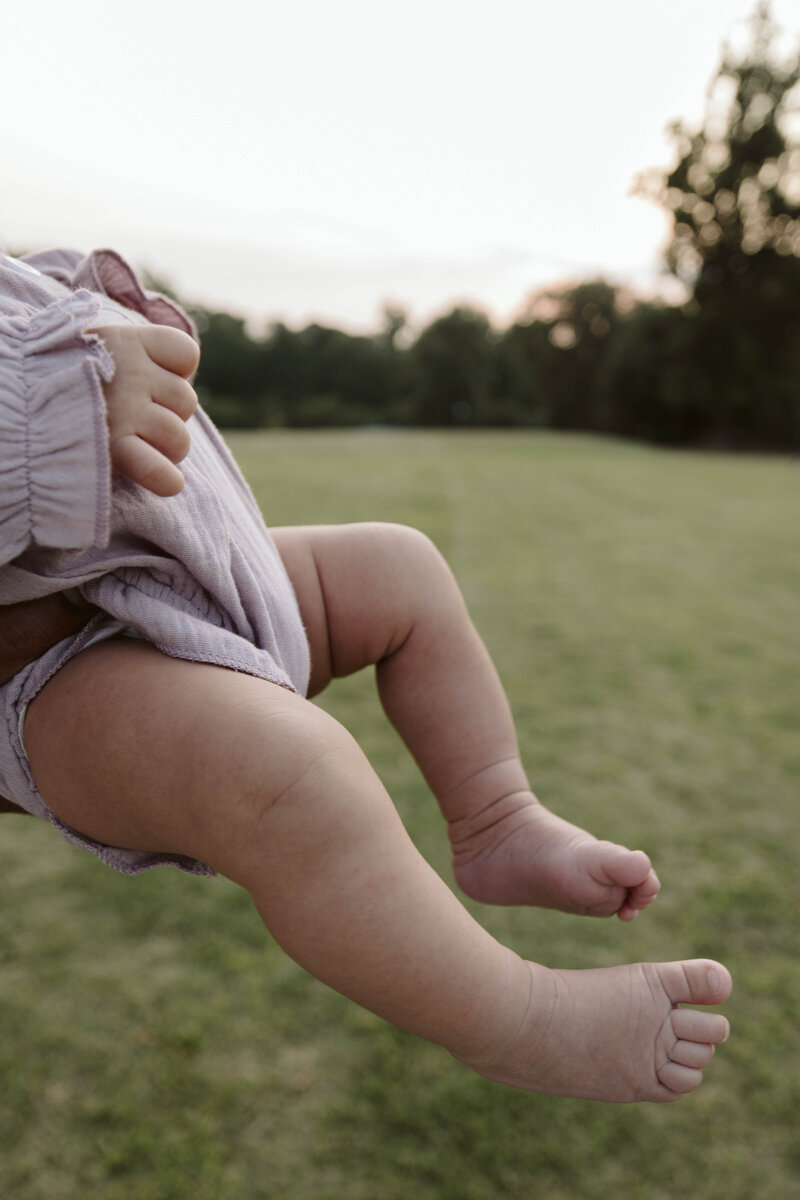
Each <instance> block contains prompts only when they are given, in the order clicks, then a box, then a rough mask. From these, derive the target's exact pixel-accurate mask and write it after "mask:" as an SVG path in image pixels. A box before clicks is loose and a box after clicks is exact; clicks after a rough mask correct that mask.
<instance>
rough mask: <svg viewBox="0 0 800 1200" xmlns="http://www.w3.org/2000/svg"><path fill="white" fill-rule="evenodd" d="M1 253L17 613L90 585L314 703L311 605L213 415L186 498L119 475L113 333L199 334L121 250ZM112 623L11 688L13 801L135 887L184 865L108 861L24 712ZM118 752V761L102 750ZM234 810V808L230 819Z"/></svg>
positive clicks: (2, 374)
mask: <svg viewBox="0 0 800 1200" xmlns="http://www.w3.org/2000/svg"><path fill="white" fill-rule="evenodd" d="M24 262H25V263H26V264H28V265H29V266H31V267H33V268H34V269H35V271H36V272H38V273H32V272H30V271H27V270H25V269H24V267H23V269H22V270H20V268H19V266H18V264H16V263H15V262H14V260H8V259H3V257H2V256H0V468H1V469H2V484H0V604H11V603H14V602H17V601H21V600H28V599H34V598H35V597H38V596H44V595H48V594H50V593H53V592H59V591H63V590H65V589H68V588H74V587H78V588H79V589H80V591H81V594H82V595H83V596H84V597H85V599H86V600H88V601H89V602H90V603H92V604H95V605H97V606H98V607H99V608H100V609H102V610H103V613H104V614H108V615H109V616H110V617H113V618H115V619H117V620H119V621H121V622H122V623H123V624H124V625H126V626H129V627H130V628H131V629H133V630H134V631H135V632H136V633H138V634H139V635H140V636H141V637H143V638H144V639H146V640H147V641H149V642H152V643H153V644H154V645H155V646H157V647H158V648H159V649H160V650H162V651H163V652H164V653H166V654H169V655H172V656H174V657H176V658H183V659H188V660H191V661H197V662H207V663H214V664H218V665H220V666H224V667H229V668H231V669H233V670H237V671H244V672H246V673H248V674H250V675H255V676H257V677H259V678H262V679H266V680H269V681H270V682H272V683H277V684H280V685H281V686H283V687H286V688H289V689H290V690H292V691H296V692H298V693H300V694H301V695H305V692H306V689H307V686H308V674H309V654H308V643H307V639H306V636H305V632H304V630H303V626H302V622H301V619H300V613H299V610H298V607H297V601H296V598H295V596H294V592H293V590H292V587H291V584H290V582H289V579H288V576H287V575H286V572H285V570H284V568H283V564H282V563H281V560H280V558H279V556H278V553H277V550H276V549H275V546H274V543H273V542H272V539H271V538H270V536H269V534H268V532H267V529H266V527H265V525H264V523H263V520H262V518H261V514H260V512H259V510H258V507H257V505H256V503H255V500H254V499H253V496H252V494H251V492H250V490H249V488H248V486H247V484H246V483H245V481H244V479H243V477H242V475H241V473H240V472H239V470H238V469H237V467H236V465H235V463H234V461H233V459H232V457H231V455H230V453H229V452H228V450H227V448H226V446H225V444H224V442H223V441H222V439H221V437H220V436H219V434H218V432H217V431H216V429H215V428H214V426H213V425H212V423H211V422H210V421H209V419H208V417H207V416H206V415H205V413H203V412H202V411H199V410H198V412H197V413H196V414H195V415H194V416H193V417H192V418H191V420H190V422H189V430H190V433H191V438H192V445H191V450H190V451H189V455H188V456H187V458H186V459H185V460H184V461H183V463H182V464H181V470H182V471H183V473H184V475H185V478H186V485H185V487H184V489H183V491H182V492H181V493H180V494H179V495H178V496H174V497H169V498H166V499H162V498H159V497H157V496H154V495H152V494H151V493H150V492H147V491H145V490H144V489H143V488H141V487H139V486H138V485H136V484H133V483H131V482H129V481H128V480H126V479H123V478H121V477H119V476H112V475H111V471H110V460H109V452H108V439H107V432H106V425H105V406H104V400H103V392H102V383H103V381H105V380H108V379H110V378H112V377H113V370H114V367H113V363H112V361H111V359H110V357H109V355H108V354H107V352H106V350H105V348H104V347H103V345H102V343H101V342H100V340H99V338H98V337H97V336H96V335H94V334H91V333H89V332H87V331H88V330H90V329H92V328H93V327H96V326H97V325H103V324H120V323H134V324H144V323H146V322H147V321H152V322H153V323H157V324H165V325H173V326H175V327H177V328H180V329H183V330H185V331H186V332H189V333H191V334H192V335H194V333H195V331H194V327H193V326H192V323H191V321H190V320H189V318H188V317H187V316H186V314H185V313H183V312H182V310H181V309H179V308H178V307H177V305H174V304H172V302H171V301H169V300H166V299H165V298H164V297H161V296H156V295H154V294H152V293H148V292H145V291H144V289H143V288H142V287H141V285H140V283H139V281H138V280H137V278H136V276H135V274H134V272H133V271H132V270H131V268H130V267H129V266H128V265H127V264H126V263H125V262H124V260H123V259H121V258H120V257H119V256H118V255H117V254H115V253H113V252H112V251H106V250H103V251H95V252H94V253H93V254H91V255H90V256H89V257H88V258H82V257H81V255H79V254H77V253H75V252H72V251H53V252H48V253H46V254H39V255H35V256H31V257H30V258H28V259H26V260H24ZM104 619H105V618H104V617H103V616H102V615H101V616H99V617H96V618H94V619H93V621H92V622H91V623H90V624H89V625H88V626H87V627H86V629H84V630H83V632H82V633H81V634H79V635H77V636H76V637H72V638H68V639H66V640H65V641H63V642H60V643H59V644H58V645H57V646H55V647H53V648H52V649H51V650H50V651H48V653H47V654H45V655H44V656H43V657H42V658H40V659H38V660H37V661H36V662H35V663H33V664H31V665H30V666H29V667H27V668H26V669H25V670H23V671H21V672H20V674H19V675H17V676H15V678H14V679H13V680H11V681H10V682H9V683H8V684H6V685H5V686H4V687H2V688H0V712H2V716H3V723H2V727H1V728H0V794H3V795H5V796H6V797H7V798H8V799H10V800H13V801H14V802H15V803H17V804H19V805H21V807H23V808H25V809H26V810H27V811H29V812H32V813H34V814H35V815H37V816H40V817H44V818H46V819H48V820H50V821H51V822H52V823H53V824H54V825H56V826H57V827H58V828H60V829H61V831H62V832H63V833H64V834H65V836H67V837H68V838H69V839H70V840H71V841H73V842H76V843H77V844H78V845H81V846H83V847H85V848H86V849H89V850H92V851H93V852H94V853H96V854H98V856H99V857H100V858H101V859H103V861H105V862H107V863H108V864H109V865H111V866H114V867H116V868H118V869H119V870H122V871H125V872H127V873H130V874H133V873H136V872H137V871H141V870H145V869H146V868H148V867H150V866H155V865H157V864H158V863H161V862H172V863H174V864H175V865H177V866H180V867H182V868H183V869H184V870H190V871H194V872H201V873H207V872H208V871H209V868H207V867H205V866H203V864H200V863H196V862H194V861H193V860H190V859H184V858H182V857H181V856H174V855H150V854H142V853H140V852H138V851H132V850H126V849H120V848H114V847H108V846H102V845H100V844H98V843H96V842H93V841H91V839H89V838H85V837H83V835H81V834H79V833H76V832H75V831H74V830H71V829H70V828H69V827H68V826H65V825H64V823H63V822H61V821H60V820H59V819H58V818H57V817H56V816H55V814H53V813H52V812H51V811H50V809H49V808H48V807H47V805H46V804H45V803H44V801H43V800H42V798H41V796H40V795H39V793H38V791H37V790H36V787H35V784H34V782H33V779H32V777H31V773H30V768H29V766H28V762H27V759H26V756H25V753H24V748H23V746H22V743H21V741H20V737H19V715H20V712H21V711H23V709H24V706H25V705H27V704H28V703H29V702H30V700H32V699H33V697H34V696H35V695H36V693H37V692H38V691H39V689H40V688H41V687H42V686H43V685H44V684H45V683H46V682H47V680H48V679H49V678H50V677H51V676H52V675H53V673H54V672H55V671H57V670H58V669H59V667H61V666H62V665H63V664H64V663H65V662H66V661H67V660H68V659H69V658H71V657H72V656H73V655H74V654H76V653H78V652H79V651H80V650H81V649H82V647H83V646H84V645H85V643H86V642H87V640H89V638H91V637H92V636H93V634H94V633H95V632H96V631H97V629H98V627H99V626H100V625H101V623H102V621H103V620H104ZM98 752H102V748H98ZM224 802H225V798H224V796H221V797H220V803H221V804H224Z"/></svg>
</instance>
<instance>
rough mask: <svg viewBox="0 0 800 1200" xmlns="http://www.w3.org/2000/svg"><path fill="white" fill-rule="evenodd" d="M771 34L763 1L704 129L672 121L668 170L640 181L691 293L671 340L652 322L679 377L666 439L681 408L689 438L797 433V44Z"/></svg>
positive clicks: (776, 438) (731, 58) (730, 61)
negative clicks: (659, 208) (662, 219)
mask: <svg viewBox="0 0 800 1200" xmlns="http://www.w3.org/2000/svg"><path fill="white" fill-rule="evenodd" d="M778 41H779V38H778V30H777V29H776V27H775V26H774V24H773V22H772V19H771V16H770V9H769V5H768V4H766V3H762V4H760V5H759V7H758V8H757V9H756V12H755V13H754V15H753V17H752V18H751V25H750V40H749V44H748V45H747V47H746V48H745V49H744V50H743V51H741V52H739V53H734V52H733V51H732V50H730V49H728V48H726V49H725V51H724V53H723V57H722V61H721V63H720V66H719V68H718V70H717V73H716V75H715V77H714V79H713V80H712V84H711V87H710V89H709V99H708V107H707V112H706V116H705V120H704V122H703V125H702V127H701V128H699V129H692V128H690V127H689V126H687V125H686V124H685V123H684V122H676V123H675V124H674V125H673V126H672V127H671V131H670V132H671V136H672V140H673V142H674V144H675V148H676V151H677V163H676V165H675V167H674V168H673V169H672V170H671V171H669V172H656V173H653V172H651V173H649V175H648V176H645V177H644V178H643V180H642V181H641V190H642V191H643V192H644V193H645V194H648V195H650V196H651V197H653V198H655V199H656V200H657V201H658V202H659V203H660V204H662V205H663V206H664V207H666V208H667V210H668V211H669V212H670V213H671V215H672V235H671V239H670V243H669V246H668V248H667V253H666V262H667V266H668V268H669V270H670V271H671V272H672V273H673V274H674V275H675V276H676V277H677V278H678V279H680V280H681V281H682V283H683V284H684V285H685V287H686V289H687V294H688V296H689V301H688V303H687V305H686V306H685V309H684V316H685V318H686V323H684V324H681V323H680V322H677V323H676V322H675V321H674V320H673V318H672V317H665V318H664V322H665V323H668V324H670V325H671V326H672V327H673V328H672V333H673V335H674V336H673V338H672V340H670V338H667V339H666V340H664V339H663V337H662V336H661V335H663V333H664V330H663V329H660V330H659V331H658V332H659V340H661V341H662V342H663V345H662V347H661V349H662V354H663V355H664V356H665V361H664V362H662V364H661V366H662V367H663V368H665V369H669V368H670V360H672V361H673V365H674V366H675V368H676V370H677V372H678V374H680V376H681V384H680V388H678V387H677V385H676V382H675V379H673V381H672V385H671V386H668V387H667V391H668V392H670V393H671V413H670V420H668V421H667V422H666V426H668V427H669V429H670V434H669V436H670V437H673V436H674V435H675V434H676V431H677V430H678V428H679V426H680V421H679V420H675V419H674V418H675V417H676V414H677V413H678V412H679V410H681V409H682V410H683V411H684V413H685V416H686V421H685V440H690V439H695V438H697V437H700V438H701V439H702V440H711V441H716V442H719V443H721V444H729V445H730V444H733V445H737V444H738V445H759V444H761V445H773V446H774V445H781V444H786V445H790V444H791V445H797V444H800V340H799V339H798V337H797V330H796V313H797V311H798V306H799V305H800V142H798V140H797V137H796V135H794V134H793V133H792V128H791V120H792V118H793V117H796V115H797V113H798V110H799V109H800V103H799V101H800V95H799V94H798V93H799V91H800V89H799V88H798V82H799V81H800V54H798V53H797V52H795V53H794V54H792V55H791V56H789V57H786V56H782V55H781V54H780V53H779V49H778ZM657 323H658V319H657V318H656V317H654V316H652V315H651V316H650V318H649V332H650V334H651V335H652V334H653V333H654V332H655V326H656V325H657ZM679 349H680V355H678V353H677V352H678V350H679ZM687 355H688V356H689V358H690V359H691V366H692V370H691V371H689V370H687V369H686V362H685V359H686V356H687ZM629 374H630V373H629Z"/></svg>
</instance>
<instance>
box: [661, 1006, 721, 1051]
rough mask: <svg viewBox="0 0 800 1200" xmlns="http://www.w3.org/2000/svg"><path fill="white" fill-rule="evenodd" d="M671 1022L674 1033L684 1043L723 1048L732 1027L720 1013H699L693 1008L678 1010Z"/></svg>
mask: <svg viewBox="0 0 800 1200" xmlns="http://www.w3.org/2000/svg"><path fill="white" fill-rule="evenodd" d="M670 1022H671V1025H672V1032H673V1033H674V1034H675V1037H676V1038H679V1039H680V1040H681V1041H683V1042H701V1043H710V1044H713V1045H717V1046H721V1045H722V1043H723V1042H726V1041H727V1040H728V1035H729V1033H730V1025H729V1024H728V1020H727V1018H726V1017H723V1016H722V1015H721V1014H720V1013H706V1012H698V1011H697V1010H696V1009H693V1008H676V1009H674V1010H673V1012H672V1015H671V1018H670Z"/></svg>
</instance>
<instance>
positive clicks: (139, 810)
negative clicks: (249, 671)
mask: <svg viewBox="0 0 800 1200" xmlns="http://www.w3.org/2000/svg"><path fill="white" fill-rule="evenodd" d="M346 737H347V735H346V734H345V733H344V731H343V730H341V727H340V726H338V725H337V724H336V722H334V721H333V720H332V719H331V718H329V717H328V716H327V715H326V714H324V713H323V712H322V711H321V710H319V709H317V708H316V707H315V706H314V705H312V704H310V703H309V702H308V701H307V700H304V699H302V698H301V697H299V696H297V695H295V694H293V693H291V692H289V691H288V690H286V689H285V688H282V687H279V686H278V685H277V684H272V683H268V682H266V681H264V680H261V679H255V678H253V677H252V676H249V675H244V674H241V673H237V672H234V671H229V670H227V669H225V668H222V667H215V666H211V665H207V664H203V663H190V662H185V661H183V660H180V659H174V658H169V657H168V656H166V655H164V654H161V653H160V652H159V651H157V650H156V649H154V648H153V647H152V646H150V645H148V644H147V643H145V642H139V641H132V640H124V639H118V640H112V641H108V642H103V643H100V644H98V645H97V646H93V647H91V648H90V649H89V650H87V651H85V652H84V653H82V654H79V655H77V656H76V657H75V658H73V659H72V660H71V661H70V662H69V663H67V664H66V666H64V667H63V668H62V669H61V670H60V671H59V672H58V673H57V674H56V675H55V676H53V678H52V679H51V680H50V682H49V683H47V684H46V685H45V687H44V688H43V689H42V691H41V692H40V693H39V695H38V696H37V697H36V699H35V700H34V701H33V702H32V703H31V705H30V707H29V709H28V714H27V718H26V724H25V742H26V749H27V752H28V757H29V761H30V765H31V770H32V772H33V777H34V780H35V782H36V786H37V788H38V789H39V791H40V793H41V795H42V797H43V799H44V800H45V802H46V803H47V804H48V805H49V807H50V808H51V809H52V810H53V812H54V813H55V814H56V816H58V817H60V818H61V820H62V821H65V822H66V823H67V824H68V825H70V826H71V827H72V828H73V829H76V830H78V831H79V832H80V833H82V834H84V835H85V836H87V837H89V838H93V839H95V840H96V841H98V842H101V843H105V844H107V845H110V846H121V847H126V848H128V849H132V850H147V851H152V852H163V853H171V854H183V855H188V856H190V857H192V858H196V859H198V860H200V861H201V862H206V863H209V864H210V865H211V866H214V867H216V868H217V869H218V870H221V871H223V872H224V873H226V874H229V875H235V874H236V871H235V865H236V856H237V854H238V853H240V852H244V850H245V849H246V847H247V846H248V844H249V842H250V841H251V839H252V837H253V836H254V833H255V831H256V830H257V828H258V825H259V822H260V821H261V819H262V818H263V814H264V812H265V811H266V810H268V808H269V807H270V806H271V804H272V803H273V802H274V800H275V798H276V797H278V796H280V795H281V794H283V793H284V792H285V791H286V790H287V789H289V788H291V786H292V785H293V783H294V781H295V780H296V779H298V778H300V777H301V776H302V774H303V772H304V770H305V769H306V767H307V763H308V760H309V758H310V757H312V756H313V755H315V754H316V753H318V752H322V751H321V749H320V748H322V750H324V748H325V747H326V746H327V745H331V746H332V745H334V744H336V743H338V742H339V741H341V739H342V738H346Z"/></svg>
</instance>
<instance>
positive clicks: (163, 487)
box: [111, 434, 184, 496]
mask: <svg viewBox="0 0 800 1200" xmlns="http://www.w3.org/2000/svg"><path fill="white" fill-rule="evenodd" d="M111 462H112V465H113V467H114V470H115V471H118V472H119V473H120V475H124V476H125V477H126V478H127V479H130V480H131V481H132V482H133V483H138V484H141V486H142V487H143V488H146V489H147V491H148V492H153V493H154V494H155V495H156V496H177V494H178V492H180V491H181V489H182V488H183V484H184V478H183V475H182V474H181V473H180V471H179V470H178V468H177V467H176V466H174V465H173V464H172V463H171V462H170V461H169V459H168V458H165V457H164V455H163V454H161V453H159V451H158V450H156V449H155V447H154V446H151V445H149V443H148V442H145V441H143V440H142V438H140V437H137V436H136V435H135V434H126V435H125V437H121V438H119V439H118V440H117V441H116V442H114V444H113V446H112V447H111Z"/></svg>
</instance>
